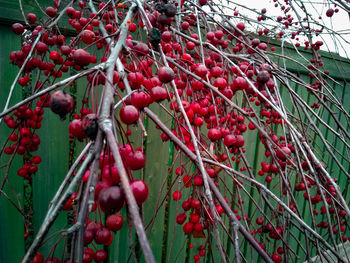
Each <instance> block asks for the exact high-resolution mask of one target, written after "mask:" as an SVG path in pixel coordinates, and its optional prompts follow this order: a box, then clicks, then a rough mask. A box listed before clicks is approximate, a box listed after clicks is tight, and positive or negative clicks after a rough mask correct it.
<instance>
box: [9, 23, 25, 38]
mask: <svg viewBox="0 0 350 263" xmlns="http://www.w3.org/2000/svg"><path fill="white" fill-rule="evenodd" d="M11 29H12V31H13V32H15V34H17V35H21V34H22V33H23V32H24V26H23V25H22V24H20V23H14V24H12V26H11Z"/></svg>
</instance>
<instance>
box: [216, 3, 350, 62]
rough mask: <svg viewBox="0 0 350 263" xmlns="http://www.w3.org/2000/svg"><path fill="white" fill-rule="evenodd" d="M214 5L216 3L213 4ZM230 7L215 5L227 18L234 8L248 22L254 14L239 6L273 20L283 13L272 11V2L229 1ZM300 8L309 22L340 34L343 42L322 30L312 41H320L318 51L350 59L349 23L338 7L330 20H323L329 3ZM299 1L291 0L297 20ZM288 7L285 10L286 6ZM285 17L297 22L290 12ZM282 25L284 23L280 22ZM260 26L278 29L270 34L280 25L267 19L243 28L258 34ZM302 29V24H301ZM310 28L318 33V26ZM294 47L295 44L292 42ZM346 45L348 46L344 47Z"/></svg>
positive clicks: (302, 41)
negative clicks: (225, 12)
mask: <svg viewBox="0 0 350 263" xmlns="http://www.w3.org/2000/svg"><path fill="white" fill-rule="evenodd" d="M215 2H216V1H215ZM230 2H231V3H227V1H226V0H220V1H218V3H221V4H223V5H226V6H227V5H228V6H229V8H231V9H226V10H227V14H230V15H233V11H232V9H233V8H236V10H237V11H239V13H240V14H242V15H244V16H246V17H248V18H250V19H254V20H256V19H257V16H258V14H256V13H254V12H253V11H250V10H247V9H246V8H243V7H240V6H239V5H244V6H247V7H249V8H251V9H254V10H256V11H258V12H259V13H260V11H261V9H262V8H266V9H267V12H266V16H268V17H272V18H274V19H275V18H276V17H277V16H282V17H283V16H285V14H284V12H282V10H281V8H280V7H274V4H275V3H274V2H273V1H272V0H244V1H240V0H233V1H230ZM279 2H280V3H284V1H281V0H279ZM302 2H303V3H304V5H305V6H306V9H307V10H308V13H309V14H310V15H311V17H312V19H314V20H315V21H316V22H317V23H319V24H323V25H325V26H326V27H328V28H330V29H332V30H333V31H334V32H337V33H340V34H341V36H342V37H343V38H344V39H345V40H344V39H341V37H340V36H336V35H334V34H329V32H327V30H326V29H324V32H323V33H322V34H321V35H320V36H318V37H314V38H313V41H314V42H315V41H317V40H322V41H323V42H324V43H325V44H324V45H323V46H322V47H321V49H322V50H326V51H327V50H329V51H332V52H335V53H338V54H340V55H341V56H344V57H350V44H349V43H350V19H349V15H348V13H347V12H345V11H344V10H342V9H341V8H340V7H338V8H339V12H338V13H334V15H333V17H332V18H329V17H327V16H326V11H327V9H328V8H329V7H332V8H333V9H334V4H331V5H330V4H329V3H330V2H329V1H320V0H310V1H309V0H305V1H304V0H302ZM300 3H301V1H300V0H299V1H295V0H292V4H293V6H294V7H295V8H296V10H297V12H298V13H299V15H300V16H301V18H304V17H305V13H304V12H303V11H302V10H301V9H300V8H298V6H297V4H299V5H300ZM286 7H288V6H286ZM287 14H291V15H292V17H294V20H293V22H297V21H298V18H297V17H296V15H295V13H294V12H293V11H292V10H291V11H289V12H288V13H287ZM319 16H321V19H319ZM239 20H240V19H239V17H238V18H232V21H236V22H238V21H239ZM283 21H284V20H283ZM246 24H247V23H246ZM263 24H266V25H269V26H268V27H269V28H272V27H271V26H276V25H278V29H277V30H274V31H277V32H278V31H280V29H281V24H276V22H274V21H271V19H270V20H269V19H267V20H265V21H262V22H260V23H259V24H256V23H252V24H251V26H247V28H248V29H249V30H251V31H256V32H257V31H258V30H257V28H259V29H261V28H263V26H262V25H263ZM304 25H306V24H304ZM298 27H299V26H298ZM311 28H314V29H320V26H317V25H312V26H311ZM299 38H300V41H299V42H300V44H301V46H304V41H305V40H306V38H303V37H301V36H299ZM285 40H286V41H288V42H290V41H291V40H290V39H289V37H288V36H285ZM293 42H294V43H296V41H295V40H294V41H293ZM346 42H349V43H346Z"/></svg>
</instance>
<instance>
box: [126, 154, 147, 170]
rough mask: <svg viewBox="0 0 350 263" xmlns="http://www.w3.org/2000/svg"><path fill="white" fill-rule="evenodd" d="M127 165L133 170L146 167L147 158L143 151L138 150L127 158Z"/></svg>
mask: <svg viewBox="0 0 350 263" xmlns="http://www.w3.org/2000/svg"><path fill="white" fill-rule="evenodd" d="M126 163H127V165H128V167H129V168H130V169H131V170H139V169H141V168H143V167H144V166H145V163H146V157H145V155H144V153H143V152H142V151H140V150H136V151H134V152H130V153H129V154H128V155H127V156H126Z"/></svg>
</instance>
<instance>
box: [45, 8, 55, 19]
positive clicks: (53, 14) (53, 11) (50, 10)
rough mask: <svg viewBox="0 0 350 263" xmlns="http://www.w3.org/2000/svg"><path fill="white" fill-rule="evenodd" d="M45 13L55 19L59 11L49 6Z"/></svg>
mask: <svg viewBox="0 0 350 263" xmlns="http://www.w3.org/2000/svg"><path fill="white" fill-rule="evenodd" d="M45 13H46V14H47V15H48V16H49V17H55V16H56V15H57V10H56V9H55V8H53V7H52V6H49V7H47V8H46V10H45Z"/></svg>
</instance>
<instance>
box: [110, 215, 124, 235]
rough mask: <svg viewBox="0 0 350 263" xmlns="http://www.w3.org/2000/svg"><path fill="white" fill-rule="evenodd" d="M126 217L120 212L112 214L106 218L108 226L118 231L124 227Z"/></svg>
mask: <svg viewBox="0 0 350 263" xmlns="http://www.w3.org/2000/svg"><path fill="white" fill-rule="evenodd" d="M123 224H124V219H123V217H122V216H121V215H120V214H115V215H110V216H108V217H107V220H106V227H107V228H108V229H109V230H111V231H118V230H120V229H121V228H122V227H123Z"/></svg>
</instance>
